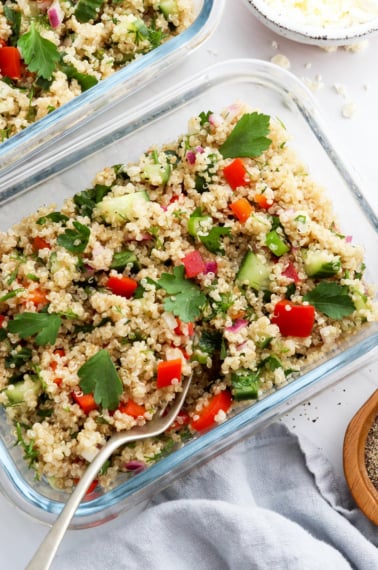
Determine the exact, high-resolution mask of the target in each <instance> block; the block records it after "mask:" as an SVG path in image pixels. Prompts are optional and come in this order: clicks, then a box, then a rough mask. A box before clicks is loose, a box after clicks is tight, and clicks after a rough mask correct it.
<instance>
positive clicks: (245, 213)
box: [230, 198, 253, 224]
mask: <svg viewBox="0 0 378 570" xmlns="http://www.w3.org/2000/svg"><path fill="white" fill-rule="evenodd" d="M230 208H231V210H232V213H233V214H234V216H235V217H236V218H237V219H238V220H239V222H241V223H242V224H244V222H246V221H247V220H248V218H249V216H250V215H251V214H252V212H253V206H252V205H251V204H250V203H249V202H248V200H247V198H239V200H236V201H235V202H232V204H230Z"/></svg>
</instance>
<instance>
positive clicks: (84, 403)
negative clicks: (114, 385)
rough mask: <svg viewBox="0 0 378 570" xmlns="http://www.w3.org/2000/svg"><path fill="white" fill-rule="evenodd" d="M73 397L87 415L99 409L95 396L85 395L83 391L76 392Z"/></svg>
mask: <svg viewBox="0 0 378 570" xmlns="http://www.w3.org/2000/svg"><path fill="white" fill-rule="evenodd" d="M72 397H73V399H74V400H75V402H76V403H77V404H79V406H80V408H81V409H82V410H83V412H84V413H85V414H89V412H91V411H92V410H96V409H97V408H98V406H97V404H96V402H95V399H94V396H93V394H84V393H83V392H82V391H81V390H74V391H73V392H72Z"/></svg>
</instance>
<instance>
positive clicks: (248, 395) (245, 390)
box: [231, 372, 260, 400]
mask: <svg viewBox="0 0 378 570" xmlns="http://www.w3.org/2000/svg"><path fill="white" fill-rule="evenodd" d="M231 382H232V389H231V391H232V395H233V397H234V398H235V400H256V399H257V398H258V395H259V387H260V381H259V374H258V372H244V373H238V374H232V375H231Z"/></svg>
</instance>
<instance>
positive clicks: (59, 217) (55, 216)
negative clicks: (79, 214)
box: [36, 212, 68, 226]
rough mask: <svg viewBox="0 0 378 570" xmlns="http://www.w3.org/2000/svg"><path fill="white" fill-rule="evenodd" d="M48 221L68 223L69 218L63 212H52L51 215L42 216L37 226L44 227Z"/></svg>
mask: <svg viewBox="0 0 378 570" xmlns="http://www.w3.org/2000/svg"><path fill="white" fill-rule="evenodd" d="M48 220H51V221H52V222H57V223H58V222H67V221H68V216H66V215H65V214H62V213H61V212H50V214H46V216H42V217H41V218H38V220H37V222H36V223H37V224H38V225H39V226H43V224H45V223H46V222H47V221H48Z"/></svg>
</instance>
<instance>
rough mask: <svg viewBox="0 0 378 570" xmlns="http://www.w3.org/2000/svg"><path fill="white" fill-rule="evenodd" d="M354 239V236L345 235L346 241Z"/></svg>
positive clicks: (349, 241) (350, 241)
mask: <svg viewBox="0 0 378 570" xmlns="http://www.w3.org/2000/svg"><path fill="white" fill-rule="evenodd" d="M352 240H353V236H346V237H345V241H346V243H352Z"/></svg>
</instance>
